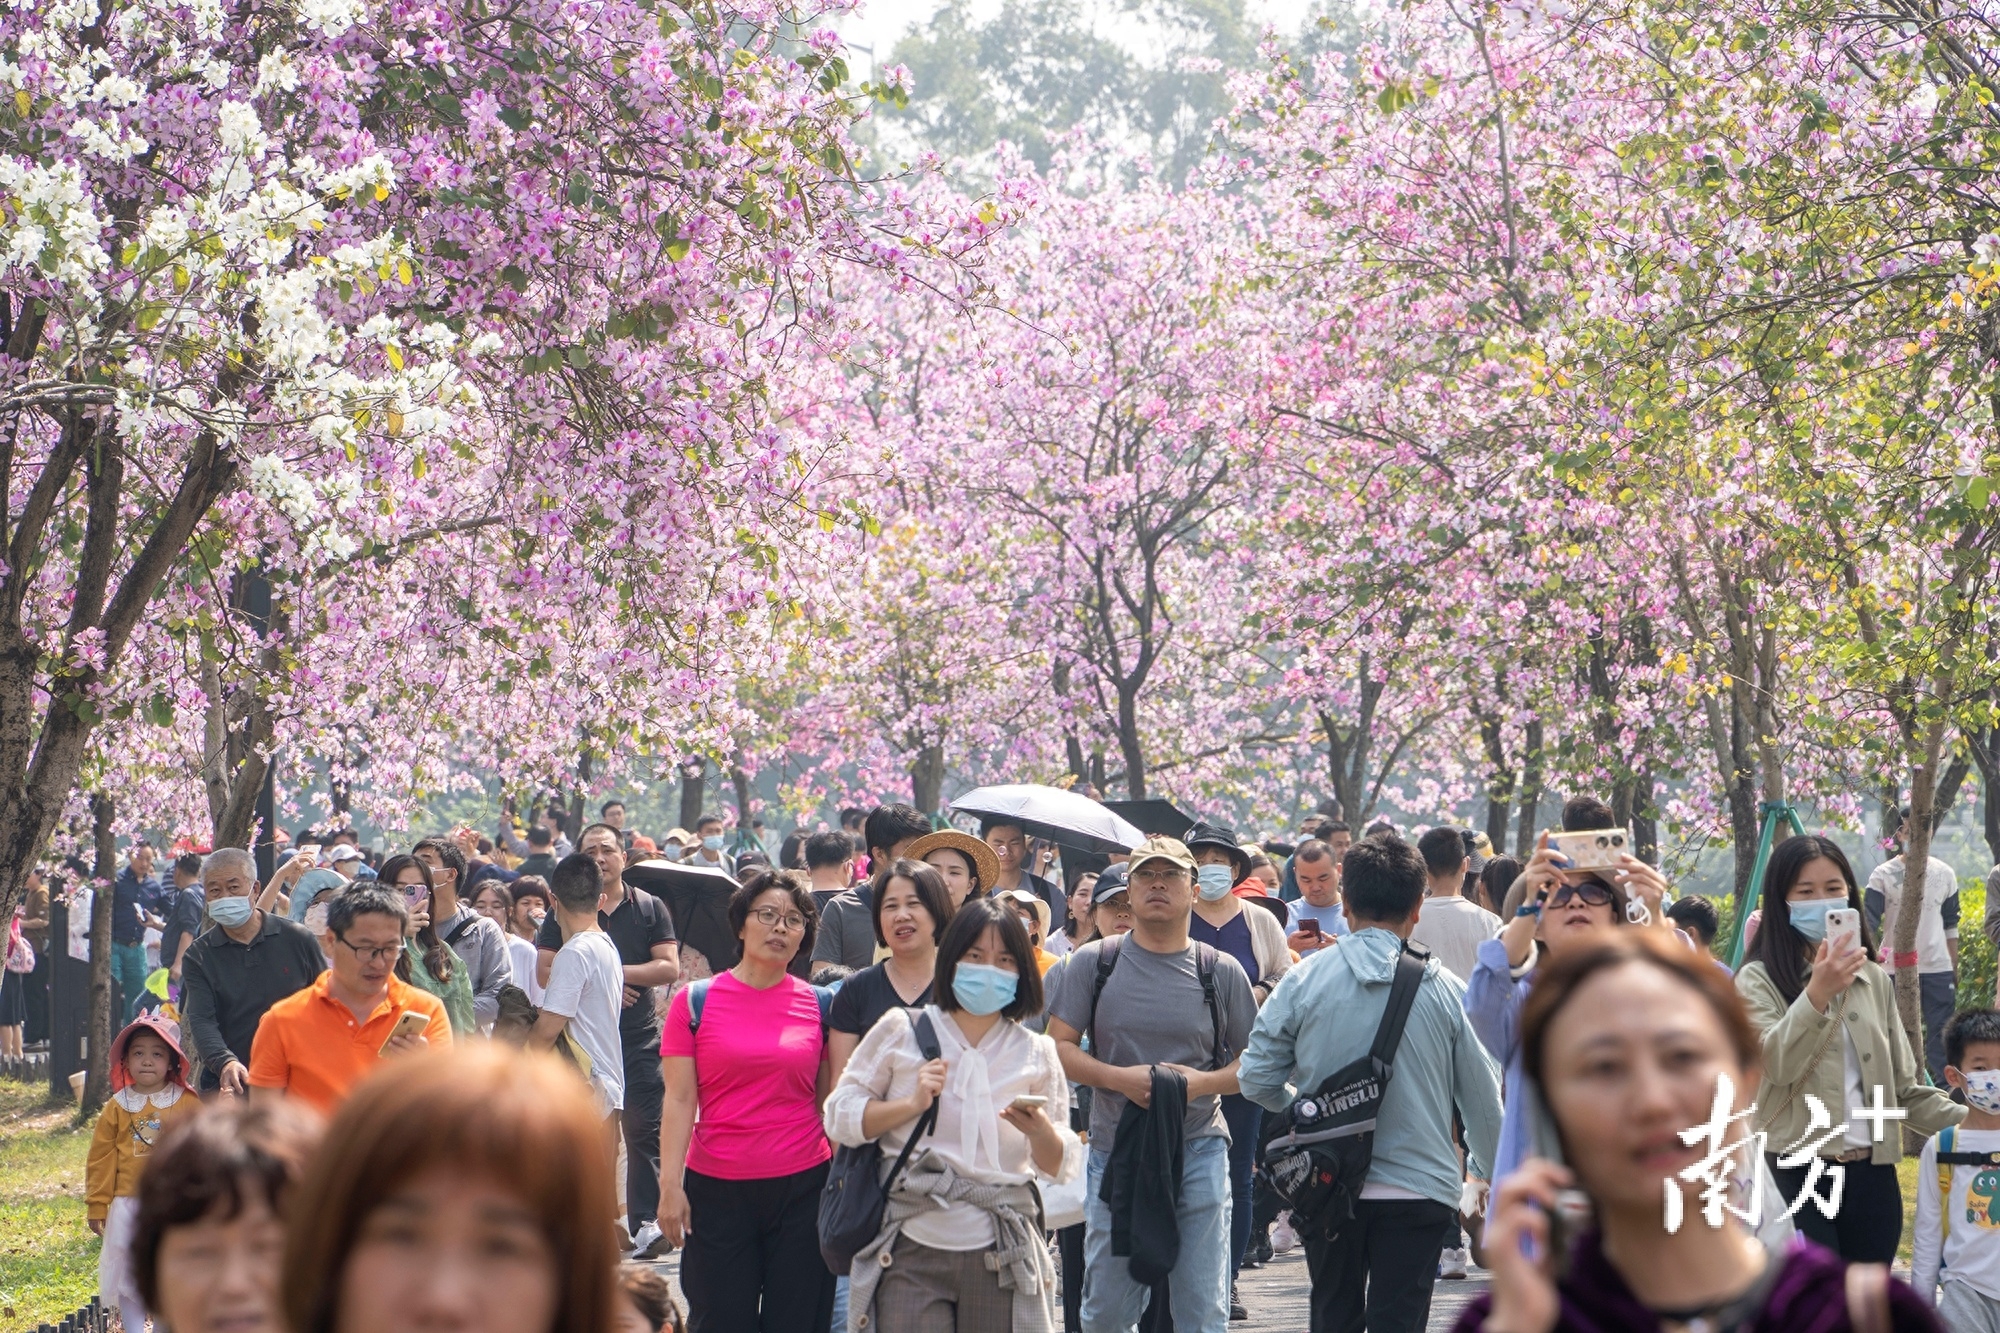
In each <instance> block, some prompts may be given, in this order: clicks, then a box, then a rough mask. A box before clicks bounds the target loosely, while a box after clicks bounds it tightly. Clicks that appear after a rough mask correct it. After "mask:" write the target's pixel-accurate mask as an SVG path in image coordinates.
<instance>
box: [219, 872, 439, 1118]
mask: <svg viewBox="0 0 2000 1333" xmlns="http://www.w3.org/2000/svg"><path fill="white" fill-rule="evenodd" d="M409 921H410V914H409V911H408V909H407V908H405V907H404V906H403V899H402V896H401V895H400V894H398V893H396V892H395V891H394V890H392V889H384V888H380V887H377V886H376V885H373V884H357V885H355V886H354V887H352V888H349V889H346V890H343V891H342V892H341V893H339V894H337V895H336V896H335V897H334V898H333V900H332V902H331V904H330V905H329V906H328V907H327V909H326V934H325V935H323V936H321V943H322V944H323V945H324V947H325V950H326V956H327V957H328V958H330V959H332V960H333V965H332V966H331V967H329V968H327V970H326V971H324V972H322V973H320V975H319V977H318V979H317V980H315V981H314V982H313V984H312V985H310V986H308V987H306V988H305V989H304V990H302V991H300V992H299V993H298V994H296V995H292V996H289V997H287V998H286V999H283V1000H280V1001H278V1003H276V1004H274V1005H272V1006H271V1010H270V1012H269V1013H267V1014H265V1015H264V1021H263V1022H262V1023H260V1024H258V1025H257V1039H256V1041H255V1042H253V1043H252V1044H251V1047H250V1087H251V1089H252V1091H251V1094H250V1099H251V1100H252V1101H253V1102H257V1101H264V1100H267V1099H271V1098H276V1097H297V1098H298V1099H299V1100H301V1101H304V1102H308V1103H310V1104H311V1105H312V1106H313V1107H314V1108H316V1109H317V1110H320V1111H324V1112H331V1111H332V1110H333V1109H334V1108H335V1107H337V1106H338V1105H339V1104H340V1103H341V1101H342V1100H344V1099H345V1098H346V1096H347V1094H348V1093H349V1091H351V1090H352V1089H353V1087H354V1085H355V1084H356V1083H359V1082H360V1081H361V1080H362V1079H363V1078H366V1077H367V1076H368V1075H369V1074H370V1073H372V1072H373V1071H374V1069H375V1066H376V1065H377V1064H379V1063H380V1062H381V1061H382V1060H384V1059H387V1058H390V1057H393V1056H395V1055H398V1054H400V1053H402V1052H405V1051H416V1050H422V1049H423V1048H424V1047H425V1046H430V1045H437V1046H448V1045H450V1044H451V1022H450V1020H449V1019H447V1018H446V1017H445V1012H444V1002H443V1001H441V1000H439V999H438V998H437V997H436V996H435V995H431V994H429V993H427V992H425V991H421V990H418V989H417V988H416V987H415V986H410V985H406V984H405V983H404V982H403V981H402V980H401V979H399V978H398V977H397V976H396V959H397V957H398V956H400V955H401V953H402V951H403V930H404V928H405V927H406V926H408V925H409ZM413 1015H414V1019H412V1016H413ZM419 1025H421V1026H419Z"/></svg>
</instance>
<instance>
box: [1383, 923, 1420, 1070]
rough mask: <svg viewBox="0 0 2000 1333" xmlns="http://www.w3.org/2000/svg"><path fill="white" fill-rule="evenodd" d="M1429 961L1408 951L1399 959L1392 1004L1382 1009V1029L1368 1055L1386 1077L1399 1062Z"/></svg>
mask: <svg viewBox="0 0 2000 1333" xmlns="http://www.w3.org/2000/svg"><path fill="white" fill-rule="evenodd" d="M1429 961H1430V955H1429V954H1426V953H1422V952H1418V951H1415V950H1412V949H1409V948H1408V947H1405V948H1404V950H1403V952H1402V953H1401V954H1399V955H1397V957H1396V975H1395V977H1394V978H1393V979H1392V980H1391V981H1390V982H1389V1002H1388V1004H1387V1005H1385V1006H1384V1007H1383V1009H1382V1025H1381V1026H1380V1027H1378V1028H1376V1029H1375V1044H1374V1045H1373V1046H1372V1047H1370V1048H1369V1051H1368V1057H1369V1059H1371V1060H1372V1061H1374V1063H1375V1066H1376V1067H1377V1068H1378V1069H1380V1070H1382V1071H1383V1072H1384V1073H1386V1072H1387V1071H1388V1070H1389V1069H1390V1068H1391V1067H1393V1066H1394V1064H1395V1062H1396V1048H1397V1047H1399V1046H1401V1045H1402V1044H1403V1025H1404V1024H1405V1023H1406V1022H1408V1021H1409V1017H1410V1007H1411V1006H1412V1005H1414V1004H1415V1003H1416V1001H1417V987H1418V986H1420V985H1422V984H1423V980H1424V968H1425V965H1426V964H1428V963H1429Z"/></svg>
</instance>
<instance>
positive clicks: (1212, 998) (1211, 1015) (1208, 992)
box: [1194, 941, 1229, 1069]
mask: <svg viewBox="0 0 2000 1333" xmlns="http://www.w3.org/2000/svg"><path fill="white" fill-rule="evenodd" d="M1194 974H1195V976H1196V977H1197V978H1199V979H1200V981H1201V998H1202V1002H1203V1003H1204V1004H1206V1005H1207V1006H1208V1025H1209V1027H1210V1028H1212V1029H1213V1030H1214V1034H1215V1035H1214V1039H1213V1042H1212V1044H1211V1045H1210V1046H1209V1051H1210V1053H1211V1055H1212V1057H1213V1059H1214V1063H1213V1064H1211V1065H1210V1066H1209V1068H1210V1069H1221V1068H1222V1067H1223V1066H1225V1065H1227V1064H1228V1063H1229V1041H1228V1039H1227V1038H1226V1037H1224V1036H1223V1034H1222V1004H1221V1002H1220V1001H1219V1000H1218V999H1217V998H1216V995H1215V946H1213V945H1210V944H1203V943H1201V942H1199V941H1197V942H1196V943H1195V947H1194Z"/></svg>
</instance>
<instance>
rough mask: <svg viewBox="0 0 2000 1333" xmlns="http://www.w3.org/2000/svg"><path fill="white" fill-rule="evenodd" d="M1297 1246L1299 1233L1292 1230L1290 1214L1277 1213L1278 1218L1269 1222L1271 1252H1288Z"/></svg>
mask: <svg viewBox="0 0 2000 1333" xmlns="http://www.w3.org/2000/svg"><path fill="white" fill-rule="evenodd" d="M1297 1248H1299V1233H1298V1232H1296V1231H1294V1230H1292V1215H1291V1214H1290V1213H1288V1212H1287V1213H1279V1214H1278V1220H1277V1221H1276V1222H1274V1223H1272V1224H1271V1253H1273V1254H1290V1253H1291V1252H1292V1251H1293V1250H1296V1249H1297Z"/></svg>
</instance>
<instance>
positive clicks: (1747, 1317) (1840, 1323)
mask: <svg viewBox="0 0 2000 1333" xmlns="http://www.w3.org/2000/svg"><path fill="white" fill-rule="evenodd" d="M1541 970H1542V972H1543V975H1542V977H1541V979H1540V980H1538V981H1536V983H1535V988H1534V990H1533V992H1532V993H1531V994H1530V995H1529V997H1528V1002H1527V1006H1526V1008H1525V1009H1524V1010H1523V1011H1522V1015H1521V1041H1522V1049H1523V1052H1524V1055H1523V1060H1524V1063H1525V1065H1526V1070H1527V1078H1528V1085H1529V1087H1530V1089H1531V1090H1532V1091H1533V1093H1534V1094H1535V1097H1536V1099H1537V1100H1538V1101H1539V1103H1540V1104H1541V1105H1542V1106H1543V1107H1545V1108H1546V1109H1547V1115H1548V1118H1549V1119H1550V1120H1551V1121H1553V1122H1554V1125H1553V1127H1554V1130H1555V1133H1556V1136H1557V1137H1558V1138H1559V1139H1560V1140H1561V1143H1562V1148H1563V1155H1564V1157H1565V1159H1566V1163H1565V1164H1564V1165H1557V1164H1556V1163H1554V1162H1551V1161H1547V1160H1545V1159H1542V1158H1539V1157H1535V1158H1530V1159H1529V1160H1528V1161H1526V1162H1524V1163H1523V1164H1522V1166H1521V1169H1520V1170H1518V1171H1516V1172H1514V1173H1513V1174H1512V1175H1511V1176H1509V1177H1507V1178H1506V1179H1505V1180H1502V1181H1500V1182H1499V1185H1498V1187H1497V1189H1496V1190H1495V1192H1494V1205H1493V1211H1492V1214H1491V1216H1490V1217H1489V1218H1488V1219H1487V1224H1486V1263H1487V1265H1488V1266H1489V1267H1490V1268H1491V1270H1492V1273H1493V1285H1492V1287H1491V1289H1490V1291H1489V1292H1488V1293H1486V1294H1483V1295H1481V1296H1479V1297H1477V1298H1475V1299H1474V1300H1473V1302H1472V1303H1471V1304H1470V1305H1469V1306H1468V1307H1467V1308H1466V1309H1465V1310H1463V1311H1462V1312H1461V1313H1460V1315H1459V1317H1458V1322H1457V1324H1456V1325H1454V1333H1600V1331H1601V1330H1607V1329H1632V1330H1642V1329H1643V1330H1655V1329H1670V1330H1681V1331H1682V1333H1691V1331H1693V1330H1709V1331H1710V1333H1752V1331H1753V1330H1754V1331H1757V1333H1763V1331H1765V1330H1778V1329H1813V1330H1816V1331H1817V1333H1849V1331H1850V1330H1859V1329H1867V1328H1873V1329H1876V1330H1879V1331H1880V1333H1890V1330H1895V1333H1935V1331H1936V1330H1937V1329H1938V1323H1937V1320H1936V1318H1935V1316H1933V1315H1932V1313H1931V1311H1930V1309H1929V1308H1928V1306H1927V1305H1926V1303H1925V1302H1924V1301H1923V1300H1922V1299H1920V1298H1919V1297H1918V1296H1917V1294H1916V1293H1915V1292H1913V1291H1911V1290H1910V1289H1909V1288H1908V1287H1906V1286H1904V1285H1903V1284H1901V1283H1900V1282H1896V1281H1894V1280H1893V1279H1891V1278H1890V1277H1889V1275H1888V1272H1887V1270H1886V1268H1883V1267H1874V1268H1867V1267H1863V1266H1860V1265H1855V1266H1850V1265H1848V1264H1847V1263H1845V1262H1843V1260H1842V1259H1841V1258H1840V1257H1839V1256H1837V1255H1834V1254H1832V1253H1830V1252H1828V1251H1827V1250H1825V1249H1822V1248H1821V1247H1819V1246H1817V1245H1808V1244H1805V1243H1804V1242H1802V1241H1798V1240H1796V1239H1794V1240H1793V1241H1791V1242H1790V1243H1787V1244H1783V1245H1778V1246H1771V1245H1768V1244H1766V1243H1764V1242H1763V1241H1761V1240H1760V1239H1759V1238H1758V1237H1757V1236H1756V1235H1755V1234H1754V1233H1753V1232H1752V1231H1751V1229H1750V1227H1749V1226H1748V1225H1747V1224H1745V1223H1744V1222H1742V1221H1741V1219H1740V1218H1739V1217H1738V1216H1737V1215H1736V1214H1734V1213H1732V1212H1730V1211H1728V1210H1727V1209H1723V1210H1718V1211H1717V1212H1716V1213H1715V1214H1714V1215H1713V1216H1712V1217H1711V1216H1710V1215H1709V1213H1708V1212H1707V1210H1706V1208H1705V1206H1704V1195H1705V1192H1706V1187H1707V1180H1708V1179H1709V1178H1710V1177H1709V1175H1708V1173H1707V1172H1705V1171H1704V1170H1703V1167H1704V1164H1705V1162H1706V1160H1707V1159H1708V1158H1709V1157H1710V1155H1711V1153H1713V1152H1715V1151H1717V1150H1718V1149H1719V1150H1722V1151H1723V1152H1725V1153H1727V1154H1728V1155H1726V1156H1724V1157H1723V1158H1722V1159H1721V1161H1720V1164H1719V1170H1718V1171H1717V1172H1716V1175H1718V1176H1720V1178H1721V1179H1723V1180H1724V1181H1726V1180H1728V1178H1729V1177H1730V1176H1732V1175H1735V1174H1736V1173H1738V1172H1739V1171H1741V1170H1742V1167H1743V1162H1744V1159H1745V1158H1746V1157H1747V1156H1748V1154H1749V1153H1751V1152H1752V1151H1754V1149H1753V1143H1754V1140H1753V1139H1752V1138H1751V1137H1750V1134H1749V1129H1748V1126H1747V1125H1746V1124H1745V1123H1744V1121H1743V1120H1742V1119H1739V1118H1733V1117H1737V1116H1742V1115H1743V1114H1744V1113H1745V1112H1746V1111H1747V1110H1748V1108H1749V1105H1750V1102H1751V1101H1752V1099H1753V1098H1757V1097H1758V1096H1759V1093H1758V1089H1757V1075H1758V1069H1759V1065H1760V1064H1761V1063H1762V1062H1763V1056H1764V1054H1765V1052H1766V1051H1768V1049H1769V1046H1768V1043H1763V1044H1762V1049H1760V1043H1759V1041H1758V1037H1757V1031H1756V1029H1755V1028H1754V1027H1753V1026H1752V1025H1751V1022H1750V1017H1749V1015H1747V1014H1746V1013H1745V1012H1744V1009H1743V1005H1742V1003H1741V1001H1740V999H1739V998H1738V996H1737V995H1736V993H1735V992H1734V990H1733V989H1732V988H1731V986H1730V983H1729V978H1728V977H1727V976H1725V975H1724V974H1723V972H1722V970H1721V969H1720V968H1718V967H1716V966H1715V964H1714V962H1713V961H1712V960H1711V959H1709V958H1708V956H1707V955H1706V954H1704V953H1702V952H1699V951H1697V950H1693V949H1690V948H1688V947H1687V946H1686V945H1685V944H1683V943H1681V942H1680V941H1679V940H1676V939H1674V938H1673V936H1672V935H1670V934H1668V933H1667V932H1664V931H1653V930H1619V931H1604V930H1600V931H1597V932H1595V933H1593V934H1592V935H1590V936H1589V937H1588V938H1587V939H1584V940H1583V941H1581V942H1580V943H1578V944H1576V945H1574V946H1573V947H1567V948H1564V949H1563V950H1561V951H1559V952H1557V953H1555V954H1553V955H1552V956H1551V957H1550V959H1549V960H1548V961H1547V962H1546V963H1545V964H1544V965H1543V968H1542V969H1541ZM1718 1095H1722V1096H1723V1097H1725V1098H1726V1099H1725V1100H1722V1101H1720V1102H1718V1100H1717V1099H1718ZM1718 1111H1719V1114H1718ZM1722 1117H1731V1118H1729V1119H1726V1120H1724V1119H1722ZM1697 1126H1713V1128H1714V1132H1715V1133H1716V1135H1717V1136H1718V1138H1717V1139H1716V1140H1715V1141H1711V1140H1710V1138H1709V1137H1707V1136H1706V1135H1697V1136H1696V1137H1694V1139H1693V1140H1692V1141H1689V1140H1688V1139H1686V1138H1684V1137H1683V1136H1682V1132H1681V1131H1683V1130H1685V1129H1688V1128H1690V1127H1697ZM1732 1148H1733V1149H1734V1152H1729V1150H1730V1149H1732ZM1850 1188H1851V1187H1850ZM1669 1199H1671V1200H1674V1201H1676V1202H1677V1203H1678V1204H1679V1206H1680V1216H1679V1217H1678V1219H1670V1217H1669V1215H1668V1207H1667V1206H1666V1201H1667V1200H1669ZM1746 1202H1747V1201H1746V1200H1743V1199H1741V1198H1737V1197H1730V1198H1728V1204H1729V1206H1730V1207H1732V1208H1741V1207H1743V1206H1744V1205H1745V1203H1746ZM1848 1207H1849V1205H1848V1204H1847V1203H1843V1204H1842V1206H1841V1212H1842V1214H1843V1215H1845V1214H1846V1212H1847V1211H1848ZM1815 1211H1817V1210H1816V1209H1814V1208H1813V1207H1812V1205H1811V1204H1807V1205H1806V1209H1805V1213H1811V1212H1815ZM1803 1216H1804V1213H1802V1214H1801V1217H1803ZM1892 1248H1893V1242H1892Z"/></svg>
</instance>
